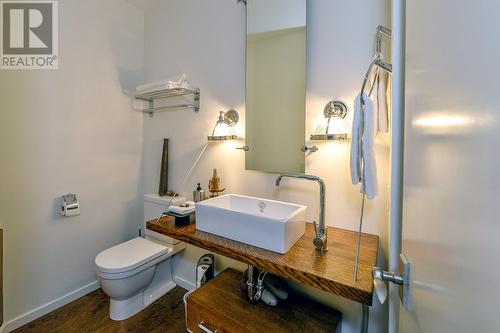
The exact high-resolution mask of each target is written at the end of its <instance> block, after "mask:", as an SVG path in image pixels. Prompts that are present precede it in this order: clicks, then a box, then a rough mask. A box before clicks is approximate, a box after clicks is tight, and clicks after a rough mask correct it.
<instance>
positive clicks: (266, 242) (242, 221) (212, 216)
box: [196, 194, 307, 253]
mask: <svg viewBox="0 0 500 333" xmlns="http://www.w3.org/2000/svg"><path fill="white" fill-rule="evenodd" d="M306 209H307V207H306V206H301V205H296V204H291V203H287V202H281V201H274V200H267V199H260V198H253V197H247V196H243V195H236V194H226V195H222V196H220V197H216V198H212V199H208V200H205V201H202V202H198V203H196V229H198V230H202V231H205V232H209V233H211V234H215V235H218V236H222V237H226V238H229V239H232V240H235V241H238V242H242V243H246V244H250V245H253V246H257V247H261V248H263V249H266V250H271V251H274V252H278V253H286V252H287V251H288V250H290V248H291V247H292V246H293V244H295V242H297V241H298V240H299V238H300V237H302V235H303V234H304V232H305V218H304V217H305V212H306Z"/></svg>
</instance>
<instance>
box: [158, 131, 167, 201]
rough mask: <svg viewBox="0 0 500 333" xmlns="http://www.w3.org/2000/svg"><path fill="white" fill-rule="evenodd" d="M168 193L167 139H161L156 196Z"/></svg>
mask: <svg viewBox="0 0 500 333" xmlns="http://www.w3.org/2000/svg"><path fill="white" fill-rule="evenodd" d="M167 192H168V139H163V152H162V155H161V168H160V188H159V189H158V195H160V197H161V196H164V195H166V194H167Z"/></svg>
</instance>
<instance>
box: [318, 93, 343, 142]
mask: <svg viewBox="0 0 500 333" xmlns="http://www.w3.org/2000/svg"><path fill="white" fill-rule="evenodd" d="M347 111H348V109H347V105H346V104H345V103H344V102H342V101H338V100H333V101H330V102H328V103H327V104H326V105H325V108H324V110H323V115H324V119H323V121H322V122H321V123H320V124H319V125H318V126H317V127H316V130H315V131H314V134H311V140H344V139H348V138H349V134H350V133H351V126H350V125H349V123H348V122H347V121H346V120H345V117H346V116H347Z"/></svg>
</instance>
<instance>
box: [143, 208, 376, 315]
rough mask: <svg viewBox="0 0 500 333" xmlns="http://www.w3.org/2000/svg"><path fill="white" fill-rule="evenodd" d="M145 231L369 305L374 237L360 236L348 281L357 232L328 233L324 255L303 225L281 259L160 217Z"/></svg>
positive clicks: (332, 230)
mask: <svg viewBox="0 0 500 333" xmlns="http://www.w3.org/2000/svg"><path fill="white" fill-rule="evenodd" d="M147 228H148V229H149V230H153V231H156V232H158V233H160V234H163V235H166V236H169V237H172V238H175V239H177V240H180V241H182V242H185V243H188V244H191V245H194V246H197V247H201V248H203V249H206V250H209V251H212V252H214V253H217V254H220V255H223V256H226V257H229V258H232V259H235V260H238V261H241V262H244V263H246V264H249V265H253V266H256V267H258V268H261V269H264V270H266V271H268V272H271V273H273V274H276V275H279V276H283V277H285V278H288V279H290V280H293V281H296V282H298V283H302V284H305V285H309V286H312V287H315V288H319V289H322V290H325V291H328V292H331V293H333V294H336V295H339V296H342V297H345V298H348V299H351V300H353V301H356V302H360V303H363V304H368V305H371V304H372V299H373V277H372V268H373V267H374V266H376V262H377V254H378V236H376V235H371V234H365V233H363V235H362V237H361V254H360V258H359V268H358V280H357V281H356V282H354V279H353V274H354V260H355V256H356V242H357V232H354V231H351V230H345V229H340V228H333V227H329V228H328V248H329V250H328V252H326V253H324V254H320V253H319V252H317V251H316V249H315V248H314V246H313V244H312V241H313V239H314V227H313V225H312V224H311V223H306V232H305V234H304V236H302V237H301V238H300V239H299V240H298V241H297V243H295V245H294V246H293V247H292V248H291V249H290V251H288V252H287V253H286V254H279V253H276V252H273V251H268V250H264V249H261V248H258V247H255V246H252V245H247V244H244V243H240V242H237V241H234V240H231V239H228V238H225V237H220V236H216V235H213V234H210V233H207V232H204V231H200V230H196V224H195V223H193V224H190V225H187V226H176V225H175V222H174V219H173V218H172V217H170V216H165V217H163V218H161V219H160V220H159V221H156V220H152V221H149V222H147Z"/></svg>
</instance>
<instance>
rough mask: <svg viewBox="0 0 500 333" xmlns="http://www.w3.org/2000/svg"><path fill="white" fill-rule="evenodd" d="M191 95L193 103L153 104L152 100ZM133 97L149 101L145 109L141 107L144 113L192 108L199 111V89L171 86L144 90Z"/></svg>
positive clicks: (151, 114) (150, 113) (151, 113)
mask: <svg viewBox="0 0 500 333" xmlns="http://www.w3.org/2000/svg"><path fill="white" fill-rule="evenodd" d="M190 94H192V95H193V103H182V104H172V105H162V106H155V105H154V102H155V101H157V100H160V99H165V98H170V97H177V96H184V95H190ZM135 98H136V99H138V100H141V101H145V102H148V103H149V107H148V108H146V109H142V110H141V111H142V112H144V113H149V115H150V116H153V114H154V113H155V112H159V111H168V110H178V109H191V108H192V109H193V110H194V112H198V111H200V89H199V88H195V89H187V88H173V89H163V90H158V91H154V92H146V93H140V94H137V95H135Z"/></svg>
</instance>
